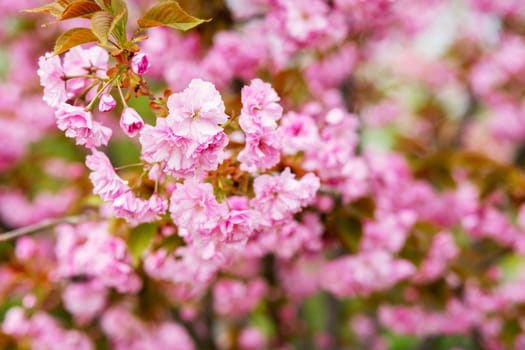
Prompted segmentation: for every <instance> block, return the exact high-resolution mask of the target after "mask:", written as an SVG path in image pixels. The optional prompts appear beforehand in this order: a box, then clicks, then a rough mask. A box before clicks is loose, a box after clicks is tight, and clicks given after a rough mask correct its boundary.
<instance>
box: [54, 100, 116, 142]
mask: <svg viewBox="0 0 525 350" xmlns="http://www.w3.org/2000/svg"><path fill="white" fill-rule="evenodd" d="M55 117H56V119H57V126H58V128H59V129H60V130H62V131H65V133H66V136H67V137H71V138H74V139H75V140H76V143H77V145H86V147H87V148H94V147H99V146H101V145H107V143H108V141H109V139H110V137H111V129H110V128H108V127H105V126H103V125H102V124H100V123H98V122H95V121H93V117H92V115H91V112H90V111H88V110H87V109H85V108H84V107H79V106H72V105H70V104H67V103H61V104H60V105H59V106H58V109H57V110H56V112H55Z"/></svg>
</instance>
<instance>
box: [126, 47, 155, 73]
mask: <svg viewBox="0 0 525 350" xmlns="http://www.w3.org/2000/svg"><path fill="white" fill-rule="evenodd" d="M150 66H151V63H150V61H149V58H148V55H146V54H145V53H143V52H139V53H137V54H135V55H134V56H133V58H132V59H131V70H132V71H133V73H135V74H138V75H142V74H144V73H146V71H147V70H148V69H149V67H150Z"/></svg>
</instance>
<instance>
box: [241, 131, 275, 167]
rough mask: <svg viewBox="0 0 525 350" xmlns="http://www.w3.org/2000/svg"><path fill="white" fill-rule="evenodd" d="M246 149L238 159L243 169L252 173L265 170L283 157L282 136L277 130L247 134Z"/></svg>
mask: <svg viewBox="0 0 525 350" xmlns="http://www.w3.org/2000/svg"><path fill="white" fill-rule="evenodd" d="M245 141H246V144H245V146H244V149H243V150H242V151H241V152H240V153H239V155H238V156H237V159H238V160H239V161H240V162H241V169H242V170H245V171H249V172H251V173H255V172H257V170H261V171H264V170H266V169H269V168H271V167H273V166H274V165H275V164H277V163H279V160H280V159H281V152H280V151H281V142H282V140H281V137H280V135H279V133H278V132H276V131H267V132H264V133H261V134H247V135H246V140H245Z"/></svg>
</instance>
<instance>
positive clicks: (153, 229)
mask: <svg viewBox="0 0 525 350" xmlns="http://www.w3.org/2000/svg"><path fill="white" fill-rule="evenodd" d="M156 233H157V224H152V223H148V224H141V225H138V226H137V227H134V228H132V229H131V231H130V234H129V237H128V242H127V243H128V249H129V252H130V254H131V258H132V259H133V266H137V265H138V263H139V262H140V257H141V255H142V253H144V251H145V250H146V249H147V248H148V247H149V246H150V244H151V243H152V242H153V239H154V238H155V235H156Z"/></svg>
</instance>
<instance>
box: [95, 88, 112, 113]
mask: <svg viewBox="0 0 525 350" xmlns="http://www.w3.org/2000/svg"><path fill="white" fill-rule="evenodd" d="M116 105H117V101H115V99H114V98H113V96H111V94H108V93H105V94H102V95H101V96H100V101H99V104H98V110H99V111H101V112H110V111H112V110H113V109H114V108H115V106H116Z"/></svg>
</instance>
